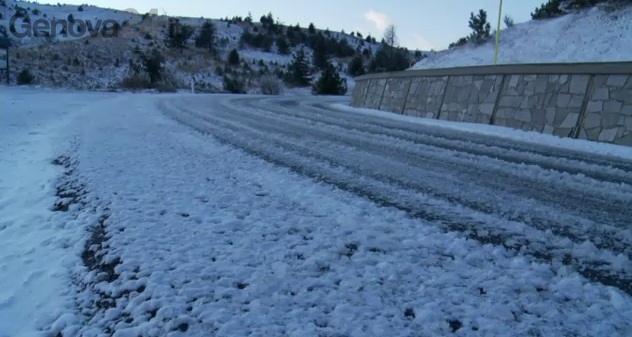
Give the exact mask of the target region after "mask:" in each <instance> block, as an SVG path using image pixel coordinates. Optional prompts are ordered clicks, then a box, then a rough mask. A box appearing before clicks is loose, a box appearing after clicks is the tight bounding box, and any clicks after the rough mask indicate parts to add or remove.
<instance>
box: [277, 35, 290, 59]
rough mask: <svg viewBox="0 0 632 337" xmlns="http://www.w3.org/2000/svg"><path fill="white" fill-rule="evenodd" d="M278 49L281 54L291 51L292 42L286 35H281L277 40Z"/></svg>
mask: <svg viewBox="0 0 632 337" xmlns="http://www.w3.org/2000/svg"><path fill="white" fill-rule="evenodd" d="M276 46H277V51H278V52H279V54H281V55H288V54H289V53H290V44H289V43H288V42H287V40H286V39H285V38H284V37H282V36H281V37H279V38H278V39H277V40H276Z"/></svg>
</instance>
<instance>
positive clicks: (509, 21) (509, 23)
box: [503, 15, 516, 28]
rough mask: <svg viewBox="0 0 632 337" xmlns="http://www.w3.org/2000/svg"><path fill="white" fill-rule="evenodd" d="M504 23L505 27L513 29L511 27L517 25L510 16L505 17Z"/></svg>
mask: <svg viewBox="0 0 632 337" xmlns="http://www.w3.org/2000/svg"><path fill="white" fill-rule="evenodd" d="M503 22H504V23H505V26H506V27H507V28H511V27H513V26H514V25H515V24H516V23H515V22H514V19H513V18H512V17H510V16H509V15H505V17H504V18H503Z"/></svg>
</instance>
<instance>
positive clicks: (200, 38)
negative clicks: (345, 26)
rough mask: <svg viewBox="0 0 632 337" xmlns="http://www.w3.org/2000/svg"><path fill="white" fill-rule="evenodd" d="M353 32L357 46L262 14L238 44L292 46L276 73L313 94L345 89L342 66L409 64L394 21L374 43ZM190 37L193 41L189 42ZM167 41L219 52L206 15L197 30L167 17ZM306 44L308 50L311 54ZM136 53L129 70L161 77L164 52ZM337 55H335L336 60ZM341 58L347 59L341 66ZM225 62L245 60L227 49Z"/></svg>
mask: <svg viewBox="0 0 632 337" xmlns="http://www.w3.org/2000/svg"><path fill="white" fill-rule="evenodd" d="M251 20H252V18H251V16H250V15H249V16H248V17H247V18H246V19H242V18H240V17H234V18H232V19H230V20H229V22H230V23H233V24H235V23H241V22H246V23H248V22H251ZM354 36H355V38H356V39H358V40H359V41H364V42H362V43H360V44H358V46H357V47H356V48H354V47H352V46H351V44H350V43H349V41H348V40H347V38H345V37H342V38H336V36H335V35H334V33H332V32H330V31H329V30H325V31H319V30H317V29H316V28H315V27H314V25H313V24H310V25H309V26H308V27H307V29H303V28H301V27H300V26H299V25H295V26H284V25H282V24H280V23H279V22H277V21H276V20H274V19H273V17H272V15H271V14H268V15H266V16H262V17H261V19H260V25H252V26H251V27H250V26H247V27H245V28H244V32H243V34H242V35H241V38H240V41H239V43H240V46H241V47H242V48H244V47H250V48H258V49H261V50H263V51H267V52H276V53H279V54H285V55H289V54H292V49H294V50H296V51H295V52H294V53H293V59H292V61H291V62H290V63H289V64H288V65H287V68H286V71H284V72H282V73H279V74H277V75H278V77H279V79H281V80H283V81H284V82H285V83H286V84H287V85H288V86H295V87H306V86H312V91H313V92H314V93H315V94H326V95H341V94H344V93H346V91H347V84H346V79H345V78H343V76H342V75H341V71H342V70H343V69H344V68H345V67H346V71H347V73H348V74H349V75H351V76H359V75H363V74H366V73H371V72H383V71H398V70H404V69H407V68H408V67H409V66H410V65H411V53H410V52H409V51H408V50H407V49H406V48H401V47H399V46H398V43H397V35H396V31H395V26H393V25H391V26H390V27H389V28H388V29H387V30H386V32H385V34H384V38H383V39H382V41H381V42H380V43H379V45H378V46H377V48H372V47H373V46H372V45H371V44H369V43H367V41H368V42H370V43H373V41H375V38H374V37H372V36H370V35H368V36H367V37H366V38H365V37H361V34H359V33H358V34H357V35H356V34H355V33H354ZM191 42H192V45H190V44H191ZM165 46H167V47H168V48H173V49H176V50H179V52H180V53H183V51H184V49H186V48H190V47H192V46H194V47H196V48H202V49H205V50H207V51H208V52H210V53H211V54H212V55H215V56H217V55H218V54H219V53H218V51H219V48H218V42H217V28H216V27H215V24H214V23H213V22H212V21H210V20H207V21H205V22H204V24H203V25H202V26H201V27H200V28H198V29H197V32H196V29H194V28H193V27H191V26H188V25H184V24H182V23H181V22H180V21H179V20H178V19H170V20H169V25H168V29H167V37H166V40H165ZM308 49H311V51H312V53H311V55H309V53H308V51H307V50H308ZM374 50H375V51H374ZM139 55H140V56H139V60H138V62H137V65H136V66H135V67H134V68H133V69H136V70H137V71H145V72H147V73H148V74H149V79H150V84H151V85H154V84H155V83H157V82H158V81H160V80H161V74H160V73H161V71H162V70H163V69H164V67H161V64H162V62H164V57H162V56H161V55H160V53H159V52H157V51H153V52H150V53H147V54H142V53H139ZM414 57H416V58H418V59H420V58H421V57H422V55H421V52H417V53H416V54H414ZM335 58H337V59H338V61H337V62H336V60H334V59H335ZM343 60H348V61H346V63H345V64H344V65H343V64H342V61H343ZM225 61H226V64H227V66H229V67H236V66H238V65H240V64H242V63H244V61H243V60H242V59H241V56H240V55H239V51H238V50H237V49H233V50H231V51H230V52H229V54H228V57H227V59H226V60H225ZM230 72H231V71H230V69H227V70H222V71H221V73H222V74H221V76H222V77H223V79H224V87H225V89H226V90H227V91H230V92H235V93H240V92H244V91H245V89H244V86H243V85H239V78H237V77H236V76H231V75H230V74H229V73H230ZM318 73H319V77H318V78H317V79H315V81H314V75H315V74H318ZM312 82H314V83H313V84H312Z"/></svg>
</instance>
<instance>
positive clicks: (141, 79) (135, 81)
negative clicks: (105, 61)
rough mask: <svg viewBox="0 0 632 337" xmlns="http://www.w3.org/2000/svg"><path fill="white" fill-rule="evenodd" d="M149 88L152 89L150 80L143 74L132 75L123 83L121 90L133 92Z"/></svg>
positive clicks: (124, 79)
mask: <svg viewBox="0 0 632 337" xmlns="http://www.w3.org/2000/svg"><path fill="white" fill-rule="evenodd" d="M149 87H151V83H150V81H149V79H148V78H147V77H146V76H143V75H141V74H136V73H134V74H130V75H128V76H126V77H125V78H123V80H122V81H121V88H123V89H128V90H132V91H136V90H142V89H147V88H149Z"/></svg>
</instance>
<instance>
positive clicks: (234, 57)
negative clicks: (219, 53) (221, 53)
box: [228, 49, 240, 66]
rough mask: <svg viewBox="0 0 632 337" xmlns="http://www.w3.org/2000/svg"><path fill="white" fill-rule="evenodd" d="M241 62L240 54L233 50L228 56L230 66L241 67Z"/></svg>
mask: <svg viewBox="0 0 632 337" xmlns="http://www.w3.org/2000/svg"><path fill="white" fill-rule="evenodd" d="M239 61H240V57H239V52H238V51H237V49H233V50H231V51H230V53H229V54H228V64H230V65H231V66H236V65H239Z"/></svg>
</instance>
